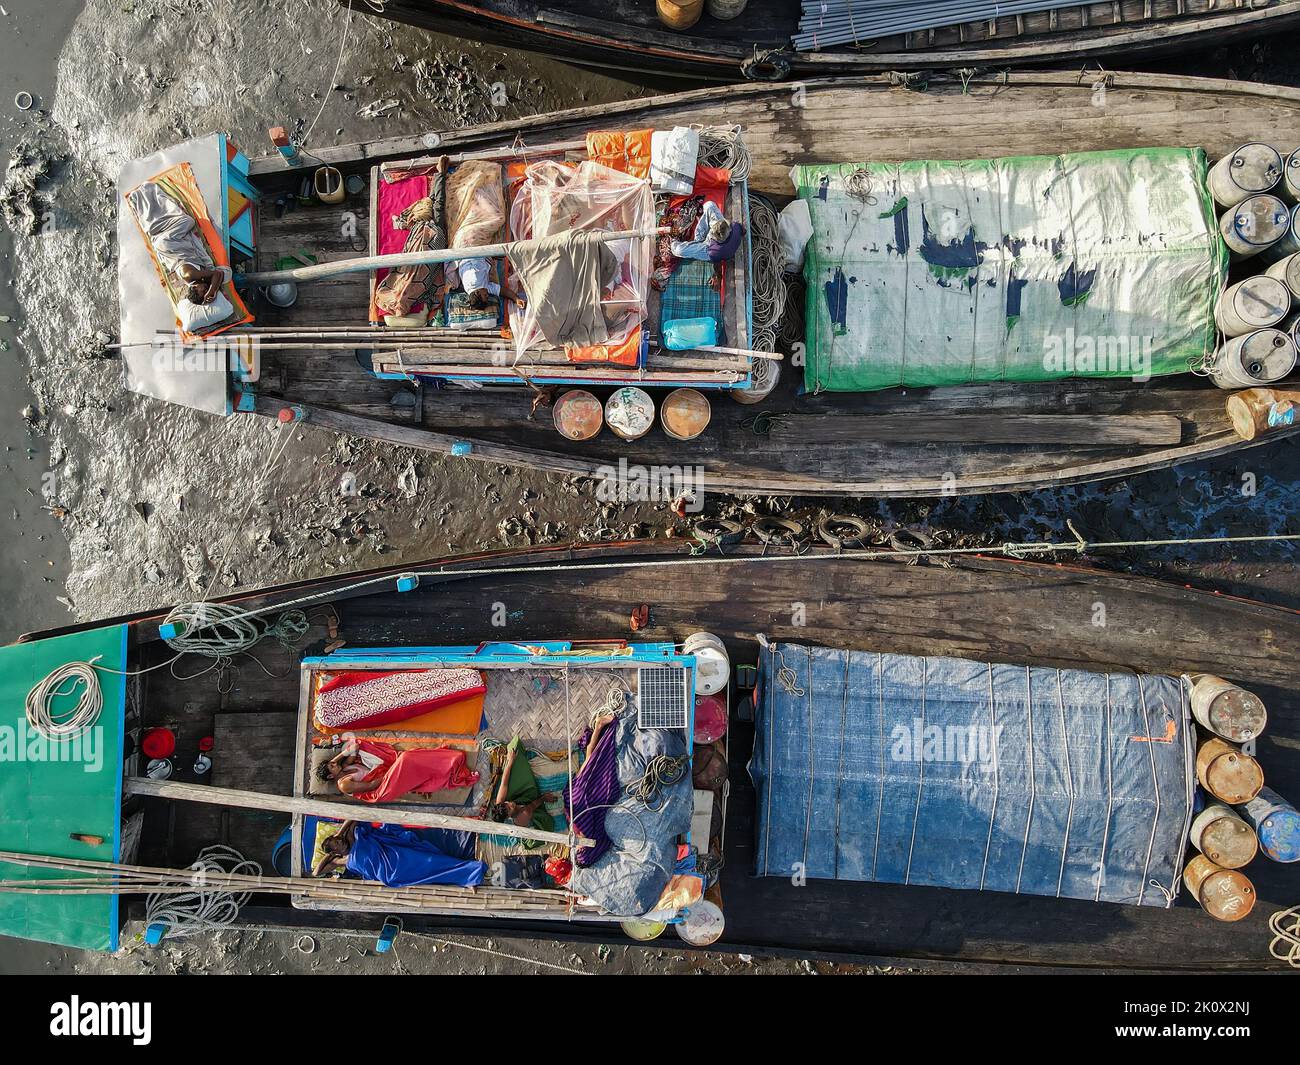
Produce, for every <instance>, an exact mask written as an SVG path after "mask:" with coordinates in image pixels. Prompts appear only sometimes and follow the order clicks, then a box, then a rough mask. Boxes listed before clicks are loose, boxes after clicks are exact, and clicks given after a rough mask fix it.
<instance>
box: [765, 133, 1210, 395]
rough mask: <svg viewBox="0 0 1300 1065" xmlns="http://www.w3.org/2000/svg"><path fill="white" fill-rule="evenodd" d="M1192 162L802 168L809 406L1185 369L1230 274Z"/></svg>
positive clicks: (1117, 158)
mask: <svg viewBox="0 0 1300 1065" xmlns="http://www.w3.org/2000/svg"><path fill="white" fill-rule="evenodd" d="M1207 170H1208V167H1207V163H1206V157H1205V153H1204V152H1203V151H1202V150H1200V149H1184V148H1145V149H1135V150H1124V151H1111V152H1086V153H1077V154H1070V155H1059V156H1029V157H1018V158H1005V159H978V160H968V161H965V162H937V161H924V160H914V161H910V162H905V163H870V162H868V163H837V164H809V165H806V166H798V167H795V168H794V170H793V171H792V175H791V176H792V178H793V180H794V184H795V186H796V190H797V192H798V195H799V197H800V198H801V199H803V200H804V202H805V203H807V204H808V208H809V211H810V213H811V215H812V224H813V236H812V238H811V240H809V242H808V247H807V254H806V257H805V264H804V277H805V280H806V281H807V283H808V289H807V306H806V320H807V335H806V338H805V339H806V342H807V352H806V361H805V368H804V386H805V388H806V389H807V390H808V391H809V392H813V393H816V392H820V391H832V392H866V391H872V390H876V389H883V388H897V387H914V388H924V387H931V386H944V385H965V384H971V383H977V382H983V381H1049V380H1056V379H1059V378H1066V377H1110V378H1123V377H1131V378H1137V379H1145V378H1146V377H1152V376H1159V375H1163V374H1174V373H1186V372H1187V371H1188V370H1189V369H1191V368H1193V366H1195V365H1197V364H1198V363H1200V362H1201V361H1202V360H1203V359H1204V358H1205V357H1206V356H1207V355H1209V354H1210V353H1211V352H1213V350H1214V348H1215V344H1216V340H1217V337H1216V330H1215V321H1214V306H1215V302H1216V301H1217V299H1218V296H1219V293H1220V291H1221V290H1222V288H1223V284H1224V281H1225V279H1226V277H1227V269H1228V255H1227V249H1226V247H1225V246H1224V244H1223V241H1222V239H1221V238H1220V236H1219V232H1218V227H1217V222H1216V218H1215V212H1214V205H1213V202H1212V201H1211V198H1210V195H1209V192H1208V189H1207V185H1206V175H1207Z"/></svg>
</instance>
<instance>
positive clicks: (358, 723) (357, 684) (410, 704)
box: [315, 668, 487, 729]
mask: <svg viewBox="0 0 1300 1065" xmlns="http://www.w3.org/2000/svg"><path fill="white" fill-rule="evenodd" d="M485 691H487V686H486V685H485V684H484V683H483V676H482V674H481V673H479V672H478V670H475V669H464V668H456V669H401V670H393V671H389V672H365V673H362V672H354V673H338V674H335V675H334V676H333V677H331V678H330V679H329V680H327V681H326V682H325V683H324V684H322V685H321V686H320V688H319V689H318V690H317V692H316V707H315V711H316V712H315V716H316V721H317V723H318V724H319V725H321V726H323V727H324V728H328V729H339V728H357V729H365V728H380V727H382V726H384V725H388V724H392V723H393V722H396V721H405V720H406V719H407V718H411V717H416V716H417V715H419V714H424V713H427V712H428V711H430V710H434V709H437V708H438V707H440V706H446V705H448V704H449V703H454V702H457V701H459V700H461V699H465V698H468V697H470V696H473V695H482V694H483V693H484V692H485Z"/></svg>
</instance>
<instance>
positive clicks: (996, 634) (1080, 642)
mask: <svg viewBox="0 0 1300 1065" xmlns="http://www.w3.org/2000/svg"><path fill="white" fill-rule="evenodd" d="M761 552H762V549H761V548H758V547H750V546H748V545H744V544H742V545H738V546H736V547H734V548H732V549H729V553H728V554H727V555H726V556H721V555H717V556H711V557H699V556H695V555H693V554H691V553H690V551H689V549H688V548H687V546H686V545H684V544H683V545H680V546H674V545H672V544H665V543H663V542H659V543H653V542H637V543H623V544H601V545H585V546H565V547H556V548H545V549H524V550H516V551H508V552H499V553H495V554H492V555H486V556H477V557H467V558H462V559H457V560H452V561H447V562H431V563H425V564H417V565H415V566H412V567H409V568H408V569H407V570H405V571H403V570H398V569H392V570H389V571H385V572H376V573H371V574H357V575H351V576H346V577H332V578H330V579H329V580H325V581H318V582H307V583H303V584H299V585H296V586H293V587H290V588H285V589H276V590H271V591H268V592H264V593H258V594H256V595H252V596H243V597H240V598H239V599H238V600H237V601H239V602H241V603H244V604H246V605H270V604H275V603H286V604H287V603H289V602H299V601H301V600H302V599H303V598H304V597H306V596H312V597H314V598H313V602H314V603H315V604H316V605H317V606H318V607H319V606H322V605H323V604H329V605H330V606H331V607H332V608H333V609H334V610H335V611H336V612H337V615H338V618H339V625H340V633H341V635H343V636H344V637H345V638H346V639H347V640H348V641H349V643H350V645H352V646H372V647H373V646H385V645H389V646H399V645H410V644H421V645H428V644H462V643H465V642H474V641H477V640H478V639H480V638H481V637H482V636H483V634H484V633H485V632H488V631H491V634H492V637H493V638H494V639H498V640H506V641H510V640H520V639H527V640H530V641H531V640H541V639H546V638H561V637H562V638H566V639H575V640H577V639H584V638H590V639H596V638H608V637H610V636H617V635H620V634H622V635H624V636H627V635H629V629H628V622H627V619H628V614H629V612H630V610H631V608H632V607H633V606H635V605H637V603H639V602H644V603H646V604H648V605H649V607H650V621H649V626H648V627H647V628H644V629H642V630H641V631H640V632H639V633H638V635H637V637H636V638H637V639H651V640H661V639H663V640H667V639H672V640H680V639H682V638H684V637H685V636H686V635H687V634H688V633H691V632H694V631H698V630H705V631H710V632H713V633H715V634H716V635H718V636H720V637H721V638H722V639H723V640H724V641H725V642H726V644H727V647H728V650H729V652H730V653H731V657H732V660H733V661H735V662H746V661H750V662H752V661H754V660H755V658H756V655H757V649H756V644H755V642H754V637H755V636H756V634H757V633H760V632H761V633H764V634H766V635H767V636H768V637H769V638H771V639H773V640H782V641H795V642H805V643H814V644H820V645H824V646H830V647H839V648H848V649H854V650H863V651H882V652H896V653H904V654H919V655H956V656H962V657H968V658H974V659H984V660H996V661H1006V662H1015V663H1025V664H1033V665H1043V666H1058V667H1071V668H1084V669H1091V670H1112V671H1113V670H1139V671H1144V672H1161V673H1172V674H1178V673H1181V672H1183V671H1202V670H1204V671H1208V672H1212V673H1215V674H1216V675H1221V676H1225V677H1227V678H1229V679H1232V680H1233V681H1235V682H1238V683H1240V684H1242V685H1244V686H1246V687H1247V688H1249V689H1250V690H1252V691H1254V692H1255V693H1256V694H1258V695H1259V696H1260V697H1261V698H1262V699H1263V700H1264V702H1265V704H1266V705H1267V706H1268V710H1269V727H1268V730H1267V732H1266V733H1265V735H1264V736H1263V737H1262V738H1261V740H1260V741H1259V748H1258V757H1259V759H1260V761H1261V763H1262V764H1263V765H1264V768H1265V772H1266V773H1267V774H1268V776H1269V779H1270V781H1271V784H1272V786H1275V787H1276V789H1277V790H1278V791H1279V792H1280V793H1282V794H1290V795H1296V794H1300V761H1297V759H1296V758H1295V755H1294V750H1295V748H1296V745H1297V742H1300V697H1298V696H1297V693H1296V691H1295V689H1294V684H1293V680H1294V677H1295V676H1296V674H1297V671H1298V670H1300V658H1298V657H1297V654H1298V653H1297V650H1296V648H1300V613H1298V612H1296V611H1293V610H1288V609H1283V608H1279V607H1273V606H1267V605H1264V604H1260V603H1254V602H1250V601H1245V600H1240V599H1234V598H1232V597H1227V596H1220V595H1215V594H1210V593H1205V592H1198V591H1195V590H1191V589H1189V588H1187V587H1185V586H1183V585H1174V584H1169V583H1165V582H1162V581H1158V580H1151V579H1146V578H1134V577H1129V576H1124V575H1121V574H1117V573H1109V572H1105V571H1101V570H1096V569H1090V568H1087V567H1084V566H1077V565H1053V564H1044V563H1031V562H1020V561H1006V560H997V559H991V558H984V557H971V558H968V559H965V560H963V561H961V562H960V563H958V564H956V565H954V566H953V567H952V568H942V567H939V566H937V565H933V564H920V565H914V566H908V565H904V564H902V563H897V562H890V561H865V560H860V559H854V558H852V557H846V556H843V555H836V554H834V553H832V552H830V551H829V550H827V551H822V550H820V549H815V550H814V551H812V552H810V553H809V554H805V555H803V556H798V557H796V556H780V557H773V556H772V554H771V552H770V549H769V551H768V554H767V556H766V557H762V554H761ZM401 572H416V573H419V574H420V581H419V587H418V588H417V589H416V590H415V591H413V592H408V593H404V594H399V593H397V592H396V590H395V588H396V577H397V575H398V574H399V573H401ZM687 589H689V594H686V590H687ZM1099 602H1100V603H1105V604H1106V608H1107V609H1106V618H1105V621H1106V623H1105V624H1104V625H1098V624H1096V623H1095V622H1096V618H1097V613H1096V604H1097V603H1099ZM502 603H504V604H505V605H506V608H507V610H506V614H507V623H506V625H505V626H504V627H501V628H494V629H490V628H489V620H488V619H489V618H490V616H491V615H492V612H493V610H494V609H496V605H497V604H502ZM132 621H133V623H134V629H135V633H136V638H137V640H138V641H139V642H140V643H141V644H148V643H149V642H154V643H156V641H157V630H156V622H157V617H156V616H155V617H153V618H151V619H146V618H143V617H139V618H135V619H132ZM1164 633H1168V634H1175V633H1176V634H1177V638H1176V639H1164V638H1160V634H1164ZM42 635H47V634H42ZM264 646H265V645H264ZM279 654H280V652H278V651H276V650H275V649H271V650H268V651H266V652H265V653H263V651H262V649H260V648H259V655H260V656H261V657H262V658H263V660H264V664H265V665H266V666H267V667H268V669H269V670H270V672H271V674H272V676H271V677H267V676H266V675H264V673H263V671H261V670H260V669H258V668H257V667H256V666H254V665H251V664H248V665H246V666H241V667H240V668H239V670H238V674H237V675H236V677H235V678H234V681H235V682H234V685H233V687H232V689H231V691H230V692H229V693H228V694H226V695H225V696H220V695H216V694H215V693H214V694H213V695H212V698H211V700H209V699H208V695H207V694H205V692H206V689H207V688H208V687H215V686H214V685H194V684H189V685H188V686H186V687H185V690H186V691H187V692H188V694H187V696H186V699H187V700H188V701H186V700H182V699H178V694H179V692H180V690H181V688H180V687H178V686H177V685H176V683H175V682H173V681H171V680H169V679H168V675H167V674H166V673H165V672H160V673H156V674H153V675H152V679H151V680H150V681H149V682H148V685H147V687H146V690H145V692H144V693H143V702H144V705H145V706H146V711H145V714H146V724H147V723H149V722H148V718H149V715H150V714H152V713H156V714H158V715H159V717H160V719H161V718H166V719H167V720H168V721H171V722H172V723H173V724H176V725H177V727H179V728H181V729H183V728H184V727H185V726H186V721H184V720H182V718H184V717H186V716H187V715H191V714H195V715H201V714H203V713H205V712H215V711H213V710H212V708H208V709H207V710H205V701H212V700H216V701H217V702H219V703H220V706H219V712H220V714H222V715H226V714H267V713H274V712H275V711H276V710H277V709H282V708H283V707H284V706H285V705H286V704H288V705H292V700H293V699H294V698H295V697H296V684H297V678H296V676H295V673H296V670H293V669H288V670H286V669H284V668H283V667H284V665H286V664H288V663H291V662H292V661H293V659H292V657H291V656H289V655H287V654H286V655H285V662H284V663H282V662H280V661H279ZM282 672H284V673H285V674H286V675H285V676H284V677H283V678H279V679H277V677H276V676H274V675H275V674H280V673H282ZM254 674H256V676H254ZM215 705H216V703H214V707H215ZM178 706H184V707H185V711H184V714H182V715H180V716H179V717H178V716H177V711H176V709H175V708H176V707H178ZM168 715H170V716H168ZM751 740H752V727H751V726H749V725H747V724H745V723H744V722H740V721H737V720H735V719H734V718H733V721H732V727H731V738H730V744H731V754H730V781H731V793H730V800H729V804H728V820H727V835H726V865H725V867H724V870H723V873H722V896H723V901H724V907H725V911H726V916H727V932H726V935H725V938H724V940H723V941H722V942H721V943H719V944H717V945H716V946H714V947H711V948H710V949H713V950H719V949H722V950H730V951H735V952H755V951H764V952H771V953H793V954H797V955H799V956H811V957H827V958H833V959H836V960H841V961H850V960H853V961H863V960H881V959H894V960H902V961H904V962H906V963H909V964H912V963H917V962H920V963H943V964H953V963H960V964H963V965H968V966H972V967H975V968H987V967H994V968H997V967H1034V968H1037V967H1042V968H1079V969H1094V970H1095V969H1101V970H1131V971H1153V970H1163V971H1183V972H1196V971H1220V972H1224V971H1253V970H1257V969H1266V968H1269V967H1283V963H1281V962H1271V961H1270V960H1269V958H1268V956H1267V950H1266V944H1267V932H1266V928H1267V920H1268V915H1269V914H1270V913H1272V912H1273V911H1274V910H1276V909H1278V908H1280V907H1282V906H1285V905H1289V904H1290V902H1292V901H1294V900H1293V899H1291V897H1290V887H1291V885H1290V880H1289V877H1288V876H1287V875H1286V867H1284V866H1281V865H1278V864H1276V863H1269V862H1265V861H1262V860H1261V861H1257V862H1255V863H1253V864H1252V866H1251V867H1250V870H1249V876H1250V877H1251V879H1252V880H1253V881H1254V883H1255V885H1256V889H1257V891H1258V894H1259V901H1260V904H1259V905H1257V906H1256V907H1255V911H1254V913H1253V914H1252V915H1251V916H1250V917H1249V918H1248V919H1247V920H1246V921H1243V922H1241V923H1238V924H1233V925H1224V924H1221V923H1218V922H1215V921H1214V920H1212V919H1211V918H1209V917H1208V916H1206V915H1205V914H1204V913H1203V912H1202V911H1201V910H1200V909H1199V908H1197V907H1196V906H1194V905H1190V904H1182V905H1178V906H1175V907H1174V908H1172V909H1169V910H1164V909H1150V908H1143V907H1130V906H1116V905H1109V904H1099V903H1091V902H1080V901H1072V900H1058V899H1052V898H1040V897H1032V896H1014V895H1004V894H997V893H981V892H976V891H955V890H944V889H937V888H918V887H904V886H896V885H885V884H855V883H846V882H829V881H812V882H809V883H808V884H807V885H806V886H800V887H796V886H794V885H793V884H791V883H790V882H789V881H788V880H786V879H783V878H773V877H766V878H757V879H756V878H754V877H752V876H751V875H750V874H751V872H752V868H753V830H754V829H753V820H754V801H755V800H754V790H753V788H752V785H751V784H750V781H749V779H748V775H747V773H746V770H745V765H746V763H747V761H748V754H749V748H750V744H751ZM269 783H270V782H269V781H268V782H267V786H268V787H269ZM194 809H196V808H193V807H188V806H187V807H185V808H183V809H181V810H180V811H178V817H177V824H176V826H175V827H174V828H173V829H171V830H169V831H170V832H171V834H170V835H167V834H165V833H164V834H163V835H162V836H159V835H158V834H157V833H155V834H154V835H153V836H151V835H150V833H149V832H148V830H146V835H145V840H146V846H148V845H150V840H151V839H152V840H153V841H154V845H162V844H161V843H160V842H159V841H160V840H165V841H166V842H167V843H168V844H169V845H172V846H174V847H175V848H177V849H179V850H184V849H185V848H186V847H192V846H195V845H201V844H202V843H203V842H205V841H206V842H211V841H212V840H211V838H210V835H209V836H203V835H201V834H202V833H211V832H212V831H213V830H214V827H213V826H214V825H219V824H221V823H222V822H221V821H220V819H218V818H216V817H214V816H208V817H203V816H200V815H196V814H194V813H193V810H194ZM197 809H199V810H206V809H207V808H205V807H200V808H197ZM195 817H196V818H197V821H196V822H195V823H196V825H197V827H195V828H193V831H194V832H197V833H200V835H199V836H198V837H197V838H193V839H192V838H191V837H190V836H188V835H187V834H186V832H187V830H186V829H185V827H184V822H185V818H195ZM163 820H166V819H165V818H164V819H163ZM277 830H278V829H277ZM264 831H265V830H264ZM236 842H242V841H240V840H239V839H238V838H236ZM243 846H244V847H245V848H246V849H248V850H253V849H255V844H243ZM267 846H269V843H267ZM255 856H256V855H255ZM149 857H150V858H151V859H152V858H154V857H157V855H153V854H151V855H149ZM378 919H379V915H375V914H352V913H347V912H344V913H331V914H323V913H320V912H305V911H296V910H293V909H292V908H289V907H287V906H286V907H283V908H280V907H274V906H270V905H260V906H255V907H253V908H250V909H248V910H246V911H245V912H244V914H243V920H245V921H247V922H250V923H253V924H265V923H272V924H280V925H283V926H285V927H303V928H326V927H338V928H352V929H355V928H372V927H375V926H376V924H377V921H378ZM404 922H405V926H406V928H407V929H409V930H412V931H432V932H456V933H477V932H481V933H483V934H494V935H508V934H517V935H520V936H525V937H527V936H537V937H539V938H542V937H544V938H554V937H557V936H558V937H561V938H576V939H592V940H593V941H606V942H607V941H608V937H609V931H608V929H604V930H602V929H601V928H599V927H597V928H584V927H579V926H571V925H566V924H564V923H563V922H544V923H538V922H526V921H508V922H507V921H484V920H483V919H481V918H465V919H460V918H457V919H449V918H447V917H440V916H436V915H435V916H428V915H426V916H421V915H417V914H410V915H405V916H404ZM670 935H671V933H670ZM674 945H677V944H674ZM683 947H684V945H683Z"/></svg>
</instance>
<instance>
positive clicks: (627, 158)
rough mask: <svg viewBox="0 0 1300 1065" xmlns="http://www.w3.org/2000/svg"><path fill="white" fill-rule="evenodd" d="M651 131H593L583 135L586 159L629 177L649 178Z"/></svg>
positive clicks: (652, 132)
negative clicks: (585, 143) (584, 137)
mask: <svg viewBox="0 0 1300 1065" xmlns="http://www.w3.org/2000/svg"><path fill="white" fill-rule="evenodd" d="M653 134H654V130H652V129H630V130H626V131H624V130H596V131H594V132H592V133H588V134H587V158H588V159H591V160H593V161H595V162H597V163H600V164H601V166H607V167H609V168H610V169H611V170H619V171H622V172H623V173H624V174H630V175H631V176H632V177H638V178H648V177H649V176H650V138H651V136H652V135H653Z"/></svg>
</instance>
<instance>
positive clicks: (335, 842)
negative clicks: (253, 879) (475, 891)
mask: <svg viewBox="0 0 1300 1065" xmlns="http://www.w3.org/2000/svg"><path fill="white" fill-rule="evenodd" d="M327 823H328V822H323V821H322V822H319V823H318V824H317V831H318V832H319V831H320V830H321V828H323V827H324V825H325V824H327ZM321 850H323V851H324V852H325V857H324V858H323V859H322V860H321V861H320V863H319V864H318V865H317V866H316V868H315V869H314V870H312V872H313V873H314V874H315V875H316V876H328V875H329V874H331V873H334V872H340V871H341V872H343V873H346V874H349V875H351V876H355V877H357V878H359V879H361V880H371V881H375V882H377V883H380V884H384V885H386V886H387V887H413V886H415V885H418V884H456V885H459V886H460V887H477V886H478V885H479V884H481V883H483V876H484V874H485V873H486V871H487V866H486V865H485V864H484V863H483V862H479V861H475V860H474V842H473V838H472V837H471V836H470V834H469V833H468V832H450V831H447V830H446V829H437V828H422V829H414V828H402V827H401V826H399V825H372V824H366V823H362V822H357V821H347V822H345V823H344V825H343V827H342V829H340V830H339V831H338V832H337V833H336V834H334V835H332V836H330V837H329V838H328V839H326V840H324V841H323V842H322V843H321Z"/></svg>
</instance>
